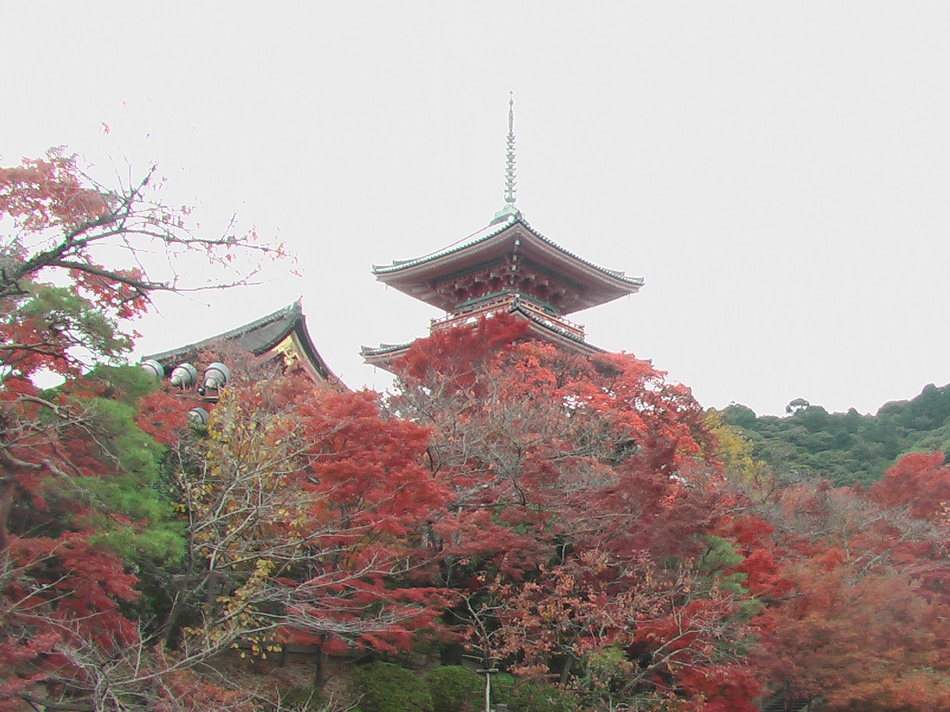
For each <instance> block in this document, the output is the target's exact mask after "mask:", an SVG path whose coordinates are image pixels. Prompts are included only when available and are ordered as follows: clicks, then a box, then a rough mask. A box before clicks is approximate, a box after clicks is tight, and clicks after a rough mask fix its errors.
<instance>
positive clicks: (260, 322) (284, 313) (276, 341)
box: [142, 299, 336, 380]
mask: <svg viewBox="0 0 950 712" xmlns="http://www.w3.org/2000/svg"><path fill="white" fill-rule="evenodd" d="M288 337H290V338H291V339H292V340H293V342H294V344H295V345H296V346H297V348H298V350H299V352H300V354H301V356H302V357H303V358H304V359H305V360H306V362H307V363H306V364H305V367H306V368H307V370H309V371H311V373H312V375H315V376H317V377H319V378H321V379H323V380H331V379H332V380H336V376H334V375H333V372H332V371H330V369H329V367H328V366H327V364H326V362H325V361H324V360H323V357H322V356H320V353H319V352H318V351H317V348H316V346H314V344H313V340H312V339H311V338H310V332H309V331H308V330H307V318H306V317H305V316H304V314H303V306H302V305H301V303H300V300H299V299H298V300H297V301H296V302H294V303H293V304H290V305H288V306H286V307H284V308H283V309H278V310H277V311H275V312H272V313H271V314H267V315H266V316H262V317H261V318H259V319H256V320H254V321H252V322H250V323H248V324H244V325H243V326H239V327H237V328H235V329H231V330H230V331H225V332H223V333H221V334H217V335H216V336H211V337H209V338H207V339H202V340H201V341H197V342H195V343H192V344H186V345H185V346H180V347H178V348H175V349H169V350H168V351H162V352H159V353H155V354H150V355H148V356H143V357H142V359H143V360H149V359H151V360H155V361H158V362H159V363H160V364H162V366H164V367H165V368H166V369H169V368H174V367H175V366H177V365H179V364H180V363H183V362H185V361H189V360H191V359H194V358H195V357H196V356H197V355H198V354H200V353H201V352H202V351H207V350H214V348H215V347H216V346H220V345H222V344H224V345H227V346H228V347H229V348H231V349H237V350H241V351H247V352H250V353H253V354H254V355H255V356H260V355H262V354H266V353H268V352H269V351H272V350H273V349H275V348H276V347H277V346H278V345H280V344H281V343H282V342H283V341H285V340H286V339H287V338H288Z"/></svg>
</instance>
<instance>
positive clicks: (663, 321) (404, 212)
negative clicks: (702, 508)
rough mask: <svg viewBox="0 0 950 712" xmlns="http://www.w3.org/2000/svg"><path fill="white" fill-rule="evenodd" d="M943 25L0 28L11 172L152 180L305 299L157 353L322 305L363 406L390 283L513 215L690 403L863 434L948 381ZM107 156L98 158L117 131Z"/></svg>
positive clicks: (218, 22)
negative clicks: (72, 158)
mask: <svg viewBox="0 0 950 712" xmlns="http://www.w3.org/2000/svg"><path fill="white" fill-rule="evenodd" d="M948 38H950V3H947V2H943V1H941V2H913V3H899V2H886V3H885V2H872V1H870V0H862V2H837V3H836V2H814V3H812V2H751V1H750V2H715V3H713V2H708V1H707V0H702V1H697V2H659V1H656V0H655V1H653V2H614V3H604V2H600V3H597V2H594V3H578V2H573V3H568V2H552V1H551V0H547V1H545V2H490V1H483V2H478V3H471V2H467V3H462V2H448V1H445V0H442V1H440V2H415V3H406V2H404V3H394V2H359V3H342V2H337V3H329V2H315V3H309V4H305V3H285V4H279V3H250V2H247V3H242V2H230V3H224V2H220V3H210V2H209V3H192V2H188V3H185V2H163V3H129V2H115V3H105V2H83V3H71V2H70V3H67V2H59V3H7V4H5V5H4V7H3V10H2V13H0V56H2V59H3V65H4V72H3V75H4V78H3V81H2V94H0V102H2V103H0V159H2V161H3V162H4V163H5V164H10V163H15V162H18V161H19V159H20V157H21V156H34V155H39V154H41V153H42V152H43V151H44V150H45V149H46V148H47V147H49V146H52V145H60V144H64V145H66V146H68V147H69V149H71V150H72V151H75V152H77V153H79V154H82V155H83V156H84V157H85V159H86V160H87V161H88V162H89V163H91V164H93V166H94V170H96V171H102V174H103V175H104V176H105V177H106V178H108V175H109V172H110V171H113V170H116V169H118V170H121V171H122V172H124V173H127V172H128V168H127V166H128V165H131V166H132V170H133V172H134V171H136V170H138V171H141V170H144V168H145V167H146V166H148V165H149V163H150V162H153V161H154V162H158V164H159V166H160V169H161V171H162V173H163V175H165V176H166V177H167V178H168V181H169V187H168V192H167V196H168V198H169V200H170V202H172V203H177V202H189V203H192V204H197V205H198V206H199V208H200V210H199V213H198V214H199V216H200V219H201V220H202V223H203V224H204V225H207V226H209V228H208V229H211V227H210V226H220V225H223V224H224V223H225V222H226V220H227V219H228V217H229V216H230V215H231V214H232V213H234V212H236V213H237V215H238V218H239V220H240V221H241V222H242V224H244V225H245V226H250V225H255V226H257V228H258V229H259V230H260V231H261V232H262V233H263V234H264V235H265V236H276V237H277V238H278V239H280V240H283V241H285V242H286V243H287V245H288V247H289V248H290V249H291V250H292V251H293V252H294V253H296V255H297V256H298V258H299V264H298V269H299V270H300V271H301V272H302V273H303V277H302V278H294V277H289V276H287V275H286V270H287V269H288V268H287V267H286V266H285V267H281V268H279V269H275V270H273V271H272V273H271V274H269V275H268V279H267V281H266V282H265V284H263V285H262V286H260V287H256V288H251V289H245V290H242V291H233V292H229V293H220V294H219V293H215V294H202V295H200V296H197V297H194V296H193V297H185V298H180V297H179V298H169V299H163V300H161V301H160V302H159V306H160V307H161V314H158V315H154V316H151V317H149V318H147V319H146V320H145V321H143V322H142V323H140V324H139V325H138V328H139V330H140V331H142V332H143V333H144V338H143V339H142V340H141V342H140V349H139V352H140V353H141V352H150V351H158V350H163V349H165V348H171V347H174V346H178V345H181V344H182V343H183V342H186V341H192V340H196V339H200V338H203V337H205V336H209V335H211V334H213V333H217V332H219V331H223V330H225V329H228V328H231V327H233V326H237V325H239V324H240V323H242V322H244V321H249V320H251V319H253V318H256V317H258V316H260V315H262V314H265V313H267V312H269V311H272V310H274V309H277V308H279V307H281V306H284V305H286V304H288V303H290V302H292V301H293V300H295V299H296V298H297V297H298V296H300V295H302V296H303V299H304V308H305V312H306V314H307V317H308V323H309V326H310V331H311V333H312V335H313V338H314V341H315V342H316V344H317V347H318V349H319V350H320V352H321V353H322V354H323V356H324V358H325V359H326V360H327V362H328V363H329V364H330V366H331V368H332V369H334V370H335V371H336V372H337V373H338V374H339V375H340V376H341V377H342V378H343V379H344V381H345V382H346V383H348V384H349V385H350V386H353V387H358V386H361V385H363V384H368V385H375V386H376V387H378V388H381V387H385V386H386V384H387V379H386V378H385V377H384V374H381V373H374V371H373V369H372V368H370V367H368V366H365V365H362V362H361V359H360V358H359V355H358V351H359V348H360V345H361V344H367V345H377V344H378V343H380V342H381V341H385V342H399V341H408V340H409V339H411V338H413V337H415V336H419V335H422V334H424V333H425V332H426V330H427V325H428V319H429V318H431V317H434V316H438V314H437V313H436V312H435V311H434V310H433V309H432V308H430V307H428V306H426V305H422V304H419V303H416V302H414V301H413V300H412V299H410V298H409V297H407V296H405V295H403V294H401V293H399V292H396V291H394V290H391V289H387V288H386V287H385V286H384V285H382V284H380V283H377V282H375V280H374V279H373V277H372V276H371V274H370V265H371V264H374V263H375V264H384V263H388V262H390V261H391V260H393V259H405V258H411V257H415V256H418V255H420V254H423V253H427V252H429V251H431V250H434V249H437V248H439V247H442V246H444V245H446V244H449V243H452V242H454V241H456V240H457V239H459V238H461V237H463V236H465V235H468V234H469V233H471V232H474V231H475V230H478V229H479V228H481V227H483V226H484V225H486V224H487V223H488V221H489V220H490V219H491V217H492V216H493V214H494V212H495V211H496V210H497V209H499V208H500V207H501V206H502V204H503V181H504V174H503V170H504V140H505V132H506V130H507V126H506V121H507V115H506V111H507V97H508V91H509V90H512V89H513V90H514V92H515V111H516V114H515V124H516V126H515V129H516V133H517V136H518V185H519V192H518V205H519V207H520V208H521V209H522V211H523V213H524V214H525V217H526V218H527V219H528V220H529V222H530V223H531V224H532V226H533V227H535V228H537V229H538V230H540V231H541V232H542V233H544V234H545V235H547V236H548V237H550V238H551V239H553V240H555V241H556V242H558V243H560V244H561V245H563V246H564V247H566V248H568V249H570V250H572V251H574V252H577V253H579V254H581V255H582V256H584V257H586V258H588V259H590V260H592V261H594V262H596V263H598V264H600V265H603V266H605V267H608V268H612V269H620V270H625V271H626V272H627V273H628V274H633V275H637V276H643V277H644V278H645V279H646V285H645V287H644V288H643V290H642V291H641V293H640V294H637V295H633V296H630V297H626V298H624V299H621V300H619V301H616V302H613V303H611V304H609V305H605V306H602V307H598V308H595V309H592V310H589V311H588V312H581V313H578V314H577V315H575V316H574V317H572V318H573V319H574V320H575V321H579V322H581V323H584V324H586V326H587V328H588V340H589V341H591V342H592V343H594V344H597V345H599V346H601V347H604V348H607V349H610V350H621V349H622V350H626V351H629V352H632V353H634V354H636V355H637V356H640V357H642V358H649V359H652V360H653V362H654V364H655V365H656V366H658V367H659V368H661V369H664V370H666V371H668V372H669V374H670V377H671V378H672V379H674V380H677V381H680V382H683V383H685V384H687V385H689V386H691V387H692V388H693V391H694V393H695V395H696V397H697V398H698V399H699V400H700V402H702V403H703V404H704V405H706V406H724V405H726V404H728V403H729V402H731V401H735V402H740V403H744V404H746V405H749V406H750V407H752V408H753V409H755V410H756V411H757V412H759V413H762V412H766V413H780V412H782V411H783V409H784V406H785V404H786V403H788V402H789V401H790V400H792V399H793V398H797V397H804V398H806V399H808V400H810V401H811V402H812V403H819V404H822V405H824V406H825V407H827V408H828V409H829V410H845V409H847V408H848V407H850V406H854V407H856V408H858V410H860V411H862V412H868V411H874V410H876V409H877V408H878V407H879V406H880V405H881V404H883V403H884V402H885V401H888V400H892V399H898V398H909V397H912V396H913V395H915V394H916V393H918V392H919V391H920V389H921V387H922V386H924V385H925V384H927V383H930V382H934V383H936V384H938V385H943V384H945V383H946V382H947V381H950V353H948V352H950V349H948V346H950V324H948V305H950V280H948V278H947V266H948V258H950V244H948V234H950V200H948V192H950V41H948ZM103 123H105V124H108V125H109V126H110V127H111V132H110V133H109V134H108V135H105V134H104V133H103V131H102V124H103Z"/></svg>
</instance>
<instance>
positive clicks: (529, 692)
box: [508, 682, 580, 712]
mask: <svg viewBox="0 0 950 712" xmlns="http://www.w3.org/2000/svg"><path fill="white" fill-rule="evenodd" d="M508 706H509V708H510V709H511V711H512V712H578V710H580V700H578V698H577V696H576V695H574V694H572V693H570V692H568V691H567V690H562V689H560V688H558V687H553V686H551V685H542V684H539V683H535V682H517V683H515V685H514V687H512V688H511V692H510V694H509V695H508Z"/></svg>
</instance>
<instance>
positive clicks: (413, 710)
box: [353, 663, 433, 712]
mask: <svg viewBox="0 0 950 712" xmlns="http://www.w3.org/2000/svg"><path fill="white" fill-rule="evenodd" d="M353 683H354V686H355V688H356V692H357V694H359V695H360V696H361V697H360V702H359V705H360V710H361V711H362V712H433V709H432V695H431V694H429V686H428V685H427V684H426V682H425V680H423V678H422V676H420V675H418V674H416V673H414V672H411V671H410V670H406V669H405V668H401V667H399V666H398V665H393V664H392V663H370V664H369V665H362V666H360V667H358V668H357V669H356V670H355V671H354V673H353Z"/></svg>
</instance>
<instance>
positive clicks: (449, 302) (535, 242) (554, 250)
mask: <svg viewBox="0 0 950 712" xmlns="http://www.w3.org/2000/svg"><path fill="white" fill-rule="evenodd" d="M504 260H508V261H512V263H513V264H514V261H513V260H516V261H517V262H518V264H519V266H520V265H523V266H524V267H525V268H528V269H531V268H533V269H535V270H538V271H540V272H542V273H544V274H546V275H550V276H553V277H554V278H555V279H558V280H559V281H560V282H562V283H563V284H565V285H568V287H569V291H570V294H569V298H568V299H567V300H565V302H564V304H563V307H562V308H561V309H560V312H561V313H563V314H570V313H571V312H575V311H580V310H581V309H588V308H590V307H593V306H597V305H598V304H604V303H605V302H609V301H612V300H614V299H617V298H619V297H622V296H624V295H626V294H631V293H634V292H637V291H639V289H640V287H642V286H643V278H642V277H629V276H627V275H626V274H624V273H623V272H620V271H617V270H611V269H606V268H605V267H600V266H598V265H596V264H594V263H593V262H589V261H587V260H585V259H583V258H582V257H579V256H578V255H576V254H574V253H573V252H570V251H569V250H566V249H564V248H563V247H561V246H560V245H558V244H557V243H556V242H554V241H553V240H551V239H550V238H547V237H545V236H544V235H542V234H541V233H540V232H538V231H537V230H535V229H534V228H533V227H531V226H530V225H529V224H528V222H527V221H526V220H525V219H524V218H523V217H521V215H520V213H518V214H517V216H516V215H512V216H510V217H509V219H508V220H507V221H504V222H500V223H496V224H491V225H488V226H487V227H486V228H484V229H482V230H479V231H478V232H476V233H474V234H472V235H470V236H468V237H467V238H465V239H463V240H461V241H459V242H457V243H455V244H453V245H450V246H448V247H446V248H444V249H442V250H439V251H437V252H433V253H431V254H428V255H424V256H422V257H417V258H415V259H412V260H397V261H394V262H393V263H392V264H391V265H374V266H373V274H374V275H376V279H378V280H380V281H381V282H385V283H386V284H389V285H391V286H393V287H395V288H396V289H398V290H399V291H401V292H404V293H406V294H408V295H410V296H412V297H415V298H416V299H419V300H420V301H423V302H426V303H427V304H431V305H432V306H435V307H438V308H440V309H442V310H444V311H447V312H451V311H454V309H455V307H456V304H455V301H454V300H453V299H452V297H451V295H450V294H449V293H448V292H447V290H444V289H439V288H438V286H439V285H440V284H441V283H444V282H445V281H446V280H448V279H452V278H454V277H457V276H458V275H462V274H466V273H471V272H474V271H477V270H479V269H480V268H483V267H488V266H489V265H492V264H496V263H498V262H501V261H504Z"/></svg>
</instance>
